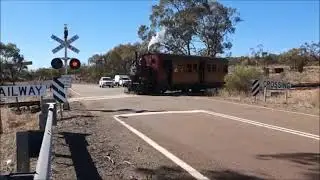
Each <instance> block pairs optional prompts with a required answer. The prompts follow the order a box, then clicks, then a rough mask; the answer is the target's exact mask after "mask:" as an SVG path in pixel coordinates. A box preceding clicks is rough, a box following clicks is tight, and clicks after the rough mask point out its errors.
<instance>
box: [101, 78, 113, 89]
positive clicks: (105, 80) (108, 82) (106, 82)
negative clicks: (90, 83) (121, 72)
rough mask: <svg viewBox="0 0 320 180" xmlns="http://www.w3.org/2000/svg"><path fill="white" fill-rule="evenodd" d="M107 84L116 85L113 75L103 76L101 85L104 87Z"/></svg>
mask: <svg viewBox="0 0 320 180" xmlns="http://www.w3.org/2000/svg"><path fill="white" fill-rule="evenodd" d="M105 86H108V87H112V88H113V87H114V81H113V79H112V78H111V77H101V78H100V81H99V87H100V88H103V87H105Z"/></svg>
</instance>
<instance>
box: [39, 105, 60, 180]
mask: <svg viewBox="0 0 320 180" xmlns="http://www.w3.org/2000/svg"><path fill="white" fill-rule="evenodd" d="M48 104H49V111H48V117H47V122H46V126H45V131H44V135H43V140H42V144H41V149H40V153H39V158H38V161H37V166H36V173H35V175H34V180H44V179H50V176H51V154H52V153H51V150H52V124H53V123H52V122H53V111H54V104H55V103H48Z"/></svg>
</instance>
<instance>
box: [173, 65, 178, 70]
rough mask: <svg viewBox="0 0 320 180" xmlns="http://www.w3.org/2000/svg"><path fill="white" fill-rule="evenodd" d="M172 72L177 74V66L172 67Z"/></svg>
mask: <svg viewBox="0 0 320 180" xmlns="http://www.w3.org/2000/svg"><path fill="white" fill-rule="evenodd" d="M173 72H178V66H177V65H176V64H175V65H174V67H173Z"/></svg>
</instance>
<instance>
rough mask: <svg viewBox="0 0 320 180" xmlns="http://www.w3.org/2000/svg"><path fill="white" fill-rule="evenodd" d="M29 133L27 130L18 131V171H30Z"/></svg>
mask: <svg viewBox="0 0 320 180" xmlns="http://www.w3.org/2000/svg"><path fill="white" fill-rule="evenodd" d="M28 134H29V133H28V132H27V131H23V132H17V133H16V157H17V172H22V173H26V172H29V171H30V157H29V138H28Z"/></svg>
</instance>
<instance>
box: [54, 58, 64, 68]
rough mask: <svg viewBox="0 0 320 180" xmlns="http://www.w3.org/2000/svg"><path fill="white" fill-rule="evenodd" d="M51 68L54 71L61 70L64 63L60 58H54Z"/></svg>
mask: <svg viewBox="0 0 320 180" xmlns="http://www.w3.org/2000/svg"><path fill="white" fill-rule="evenodd" d="M51 66H52V68H53V69H60V68H62V67H63V62H62V60H61V59H60V58H54V59H52V60H51Z"/></svg>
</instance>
